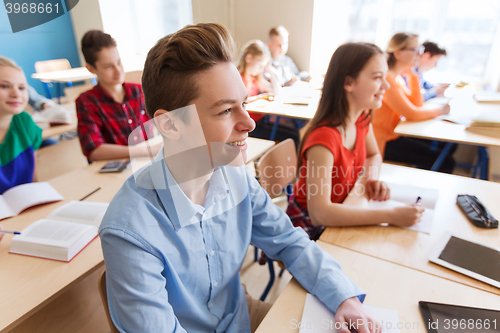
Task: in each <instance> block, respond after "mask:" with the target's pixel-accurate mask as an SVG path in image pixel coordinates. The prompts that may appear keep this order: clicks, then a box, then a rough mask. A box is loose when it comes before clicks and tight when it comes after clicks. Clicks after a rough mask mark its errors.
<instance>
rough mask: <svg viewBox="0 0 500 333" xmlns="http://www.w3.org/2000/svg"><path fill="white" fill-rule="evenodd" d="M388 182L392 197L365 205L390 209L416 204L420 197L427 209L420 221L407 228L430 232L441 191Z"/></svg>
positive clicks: (370, 207)
mask: <svg viewBox="0 0 500 333" xmlns="http://www.w3.org/2000/svg"><path fill="white" fill-rule="evenodd" d="M386 184H387V185H388V186H389V188H390V189H391V199H389V200H387V201H373V200H370V201H368V203H367V204H366V205H365V206H364V207H365V208H369V209H390V208H395V207H400V206H405V205H409V204H414V203H415V200H416V198H417V197H420V198H421V201H420V204H421V205H422V206H423V207H424V208H425V211H424V213H423V214H422V218H421V220H420V222H419V223H417V224H414V225H413V226H411V227H407V229H411V230H415V231H420V232H423V233H426V234H430V233H431V230H432V223H433V220H434V208H435V206H436V202H437V199H438V197H439V191H438V190H436V189H430V188H424V187H419V186H411V185H403V184H393V183H386Z"/></svg>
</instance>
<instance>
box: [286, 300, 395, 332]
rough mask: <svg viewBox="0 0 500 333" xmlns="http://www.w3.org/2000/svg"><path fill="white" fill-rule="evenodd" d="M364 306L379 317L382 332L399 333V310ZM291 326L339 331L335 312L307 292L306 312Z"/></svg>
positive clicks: (313, 330)
mask: <svg viewBox="0 0 500 333" xmlns="http://www.w3.org/2000/svg"><path fill="white" fill-rule="evenodd" d="M363 306H364V308H365V309H366V310H367V311H368V313H370V314H371V315H372V316H373V317H374V318H376V319H377V321H378V323H379V325H380V326H379V327H380V328H382V333H399V332H400V330H399V329H398V328H397V327H398V323H399V315H398V311H396V310H390V309H384V308H379V307H376V306H370V305H365V304H363ZM290 328H292V329H293V328H295V329H296V328H299V329H300V331H299V333H321V332H329V333H332V332H338V330H337V329H336V328H340V326H338V325H337V327H336V325H335V314H334V313H333V312H331V311H330V309H328V308H327V307H326V306H325V305H324V304H323V303H322V302H321V301H320V300H319V299H318V298H317V297H316V296H313V295H311V294H307V296H306V302H305V304H304V312H303V313H302V319H301V321H300V322H296V321H294V320H291V321H290Z"/></svg>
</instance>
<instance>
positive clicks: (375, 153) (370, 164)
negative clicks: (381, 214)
mask: <svg viewBox="0 0 500 333" xmlns="http://www.w3.org/2000/svg"><path fill="white" fill-rule="evenodd" d="M369 126H370V129H369V130H368V134H367V135H366V139H365V144H366V160H365V175H366V183H365V187H366V194H367V196H368V198H369V199H372V200H379V201H384V200H389V198H390V195H391V194H390V190H389V187H388V186H387V184H385V183H384V182H382V181H380V180H379V175H380V167H381V166H382V155H380V151H379V150H378V145H377V140H376V139H375V134H373V127H372V125H371V124H370V125H369Z"/></svg>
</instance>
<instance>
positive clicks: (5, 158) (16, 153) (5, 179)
mask: <svg viewBox="0 0 500 333" xmlns="http://www.w3.org/2000/svg"><path fill="white" fill-rule="evenodd" d="M27 87H28V84H27V83H26V77H25V76H24V73H23V70H22V69H21V68H20V67H19V66H17V65H16V63H14V62H13V61H12V60H10V59H7V58H4V57H0V194H2V193H3V192H5V191H6V190H8V189H9V188H11V187H14V186H17V185H21V184H25V183H31V182H32V181H36V176H35V154H34V152H35V150H37V149H38V148H40V144H41V143H42V129H41V128H39V127H38V126H36V124H35V123H34V122H33V120H32V119H31V116H30V115H29V114H28V113H27V112H24V111H23V110H24V108H25V107H26V105H27V104H28V90H27Z"/></svg>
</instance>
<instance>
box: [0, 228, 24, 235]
mask: <svg viewBox="0 0 500 333" xmlns="http://www.w3.org/2000/svg"><path fill="white" fill-rule="evenodd" d="M0 232H3V233H6V234H14V235H20V234H21V233H20V232H19V231H10V230H3V229H0Z"/></svg>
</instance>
